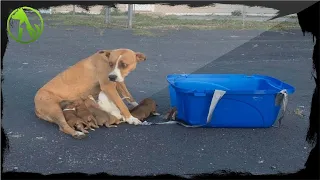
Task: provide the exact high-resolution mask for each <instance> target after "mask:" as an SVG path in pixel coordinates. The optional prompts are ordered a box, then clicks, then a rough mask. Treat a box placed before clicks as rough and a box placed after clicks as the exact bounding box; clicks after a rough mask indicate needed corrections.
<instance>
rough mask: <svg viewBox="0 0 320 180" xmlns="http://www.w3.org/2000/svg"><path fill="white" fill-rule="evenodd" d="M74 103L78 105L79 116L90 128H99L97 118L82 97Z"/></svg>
mask: <svg viewBox="0 0 320 180" xmlns="http://www.w3.org/2000/svg"><path fill="white" fill-rule="evenodd" d="M73 105H74V106H75V107H76V112H77V116H78V117H80V118H81V119H83V120H84V121H85V122H86V123H87V124H88V125H89V127H88V128H90V129H91V130H93V129H92V128H99V126H98V125H97V120H96V118H95V117H94V116H93V115H92V114H91V112H90V111H89V109H88V108H87V107H86V105H85V104H84V101H83V100H82V99H77V100H75V101H74V102H73Z"/></svg>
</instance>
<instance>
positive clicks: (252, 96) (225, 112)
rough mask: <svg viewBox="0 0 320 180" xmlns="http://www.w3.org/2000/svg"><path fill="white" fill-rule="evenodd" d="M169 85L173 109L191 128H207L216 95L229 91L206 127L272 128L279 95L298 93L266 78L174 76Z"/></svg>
mask: <svg viewBox="0 0 320 180" xmlns="http://www.w3.org/2000/svg"><path fill="white" fill-rule="evenodd" d="M167 81H168V82H169V93H170V103H171V106H172V107H176V108H177V110H178V114H177V118H178V119H180V120H182V121H184V122H185V123H186V124H189V125H204V124H206V122H207V115H208V112H209V107H210V103H211V99H212V97H213V93H214V91H215V90H223V91H226V93H225V94H224V95H223V96H222V98H221V99H220V100H219V101H218V103H217V105H216V107H215V109H214V111H213V115H212V118H211V121H210V122H209V123H208V124H206V125H205V126H204V127H238V128H244V127H251V128H259V127H260V128H266V127H270V126H272V125H273V124H274V122H275V120H276V119H277V116H278V113H279V110H280V105H279V104H277V103H276V102H275V101H276V96H277V94H278V93H279V92H280V91H281V90H284V89H285V90H286V91H287V94H292V93H294V91H295V89H294V87H292V86H290V85H289V84H286V83H284V82H282V81H280V80H278V79H275V78H272V77H269V76H262V75H245V74H189V75H187V74H171V75H168V76H167Z"/></svg>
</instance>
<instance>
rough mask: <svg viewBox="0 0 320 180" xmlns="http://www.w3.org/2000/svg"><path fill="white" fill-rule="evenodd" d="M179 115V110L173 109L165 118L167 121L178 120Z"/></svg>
mask: <svg viewBox="0 0 320 180" xmlns="http://www.w3.org/2000/svg"><path fill="white" fill-rule="evenodd" d="M177 113H178V110H177V108H176V107H173V108H171V109H170V110H169V111H168V112H167V114H166V115H165V116H164V118H165V119H166V120H170V119H172V120H176V116H177Z"/></svg>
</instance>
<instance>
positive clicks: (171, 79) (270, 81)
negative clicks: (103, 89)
mask: <svg viewBox="0 0 320 180" xmlns="http://www.w3.org/2000/svg"><path fill="white" fill-rule="evenodd" d="M190 75H195V76H207V75H209V76H215V75H216V76H243V77H252V78H259V79H264V80H266V81H267V82H268V84H269V85H270V86H272V87H274V88H275V89H273V90H231V89H228V88H225V87H222V88H221V89H220V88H219V89H218V88H215V89H206V90H197V89H196V88H193V89H184V88H179V87H177V86H176V85H175V84H174V81H175V80H176V79H177V78H181V77H186V78H187V77H189V76H190ZM166 78H167V81H168V83H169V84H170V85H171V86H173V87H174V89H175V90H177V91H178V92H182V93H205V94H208V95H213V93H214V91H215V90H223V91H226V94H253V95H262V94H277V93H279V92H280V91H281V90H286V91H287V93H288V94H293V93H294V92H295V88H294V87H293V86H291V85H289V84H287V83H285V82H283V81H280V80H278V79H276V78H273V77H271V76H267V75H261V74H252V75H247V74H169V75H167V76H166ZM275 83H280V84H281V85H282V86H284V87H286V88H280V87H279V86H277V85H276V84H275Z"/></svg>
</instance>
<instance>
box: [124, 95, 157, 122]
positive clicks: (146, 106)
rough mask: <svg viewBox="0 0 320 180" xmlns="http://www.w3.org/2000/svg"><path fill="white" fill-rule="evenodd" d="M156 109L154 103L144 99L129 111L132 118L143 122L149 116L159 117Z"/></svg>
mask: <svg viewBox="0 0 320 180" xmlns="http://www.w3.org/2000/svg"><path fill="white" fill-rule="evenodd" d="M156 108H157V104H156V102H155V101H154V100H152V99H150V98H146V99H144V100H142V101H141V102H140V103H139V105H138V106H136V107H134V108H132V109H131V110H130V113H131V114H132V116H133V117H136V118H138V119H140V120H141V121H143V120H145V119H146V118H148V117H149V116H150V115H154V116H159V115H160V114H159V113H157V112H156Z"/></svg>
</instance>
